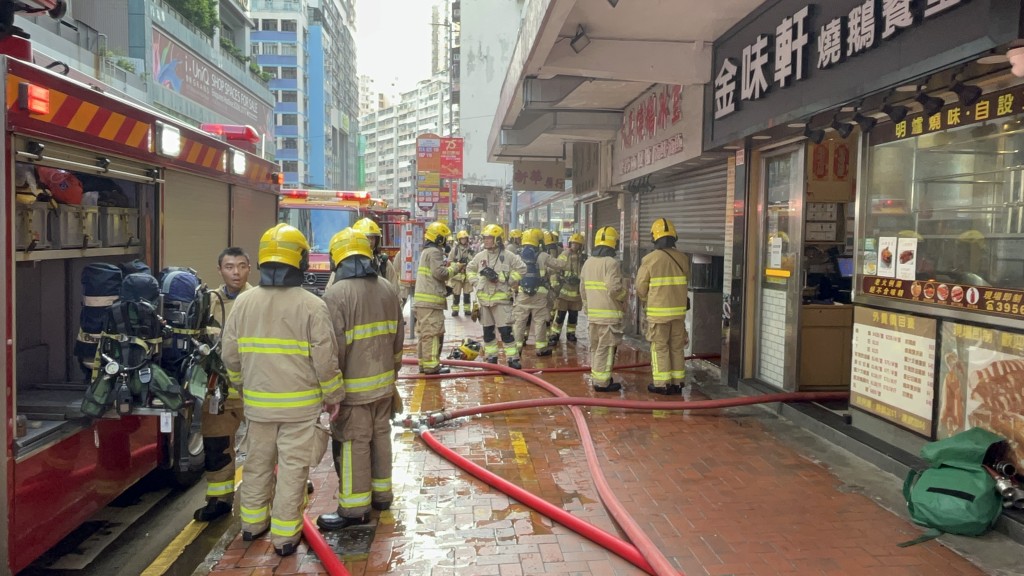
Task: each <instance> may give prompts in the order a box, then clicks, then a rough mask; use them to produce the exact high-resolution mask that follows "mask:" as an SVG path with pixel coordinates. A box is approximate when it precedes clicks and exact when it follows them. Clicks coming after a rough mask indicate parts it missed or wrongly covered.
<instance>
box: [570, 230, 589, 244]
mask: <svg viewBox="0 0 1024 576" xmlns="http://www.w3.org/2000/svg"><path fill="white" fill-rule="evenodd" d="M569 243H570V244H579V245H580V246H582V245H584V244H586V242H585V241H584V240H583V234H580V233H579V232H573V234H572V236H569Z"/></svg>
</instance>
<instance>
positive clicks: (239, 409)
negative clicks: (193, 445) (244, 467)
mask: <svg viewBox="0 0 1024 576" xmlns="http://www.w3.org/2000/svg"><path fill="white" fill-rule="evenodd" d="M207 402H209V400H207ZM203 408H204V410H203V414H202V418H201V420H200V427H201V430H202V433H203V452H204V453H205V458H206V460H205V467H206V498H207V500H209V499H210V498H217V499H219V500H225V501H228V502H230V501H231V500H232V499H233V498H234V495H235V435H236V434H238V427H239V426H240V425H241V424H242V420H244V419H245V409H244V407H243V403H242V399H241V398H234V397H230V396H229V397H228V399H227V400H225V402H224V413H223V414H210V411H209V410H206V409H205V408H207V404H205V403H204V404H203Z"/></svg>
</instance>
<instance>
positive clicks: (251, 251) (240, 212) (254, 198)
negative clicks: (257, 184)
mask: <svg viewBox="0 0 1024 576" xmlns="http://www.w3.org/2000/svg"><path fill="white" fill-rule="evenodd" d="M276 223H277V195H276V194H272V193H268V192H257V191H256V190H251V189H249V188H242V187H241V186H232V187H231V245H232V246H239V247H241V248H242V249H243V250H245V253H246V254H248V255H249V259H250V260H251V261H252V264H253V267H255V265H256V258H257V257H258V253H259V248H260V236H262V235H263V233H264V232H266V231H267V230H268V229H270V228H271V227H272V226H273V225H274V224H276ZM252 280H255V278H252Z"/></svg>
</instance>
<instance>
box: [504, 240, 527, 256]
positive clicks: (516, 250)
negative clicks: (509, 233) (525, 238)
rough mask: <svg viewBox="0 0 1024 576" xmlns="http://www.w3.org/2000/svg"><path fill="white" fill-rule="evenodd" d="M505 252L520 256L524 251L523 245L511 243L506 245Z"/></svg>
mask: <svg viewBox="0 0 1024 576" xmlns="http://www.w3.org/2000/svg"><path fill="white" fill-rule="evenodd" d="M505 251H506V252H511V253H513V254H515V255H516V256H518V255H519V254H520V253H521V252H522V251H523V245H522V244H516V243H515V242H509V243H508V244H506V245H505Z"/></svg>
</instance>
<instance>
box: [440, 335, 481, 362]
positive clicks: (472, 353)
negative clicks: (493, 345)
mask: <svg viewBox="0 0 1024 576" xmlns="http://www.w3.org/2000/svg"><path fill="white" fill-rule="evenodd" d="M482 349H483V347H482V346H480V343H479V342H477V341H476V340H473V339H472V338H466V339H464V340H463V341H462V343H460V344H459V346H458V347H457V348H455V349H454V350H452V353H451V354H450V355H449V356H448V357H449V358H452V359H454V360H469V361H470V362H472V361H473V360H476V359H477V357H478V356H480V351H481V350H482Z"/></svg>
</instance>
